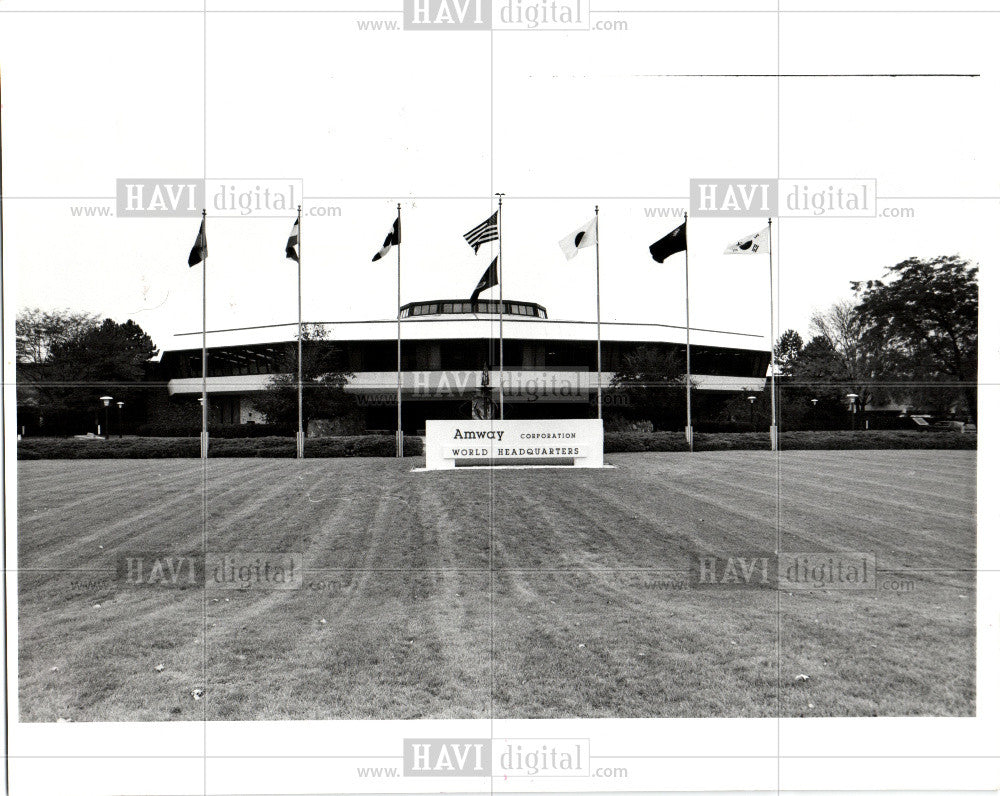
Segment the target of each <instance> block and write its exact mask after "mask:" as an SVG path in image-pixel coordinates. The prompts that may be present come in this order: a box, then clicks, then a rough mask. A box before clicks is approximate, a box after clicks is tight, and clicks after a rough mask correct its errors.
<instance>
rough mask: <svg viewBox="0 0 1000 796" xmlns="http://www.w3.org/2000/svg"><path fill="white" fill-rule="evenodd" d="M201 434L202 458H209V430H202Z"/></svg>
mask: <svg viewBox="0 0 1000 796" xmlns="http://www.w3.org/2000/svg"><path fill="white" fill-rule="evenodd" d="M200 436H201V458H202V459H207V458H208V432H207V431H202V432H201V435H200Z"/></svg>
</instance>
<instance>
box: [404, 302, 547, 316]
mask: <svg viewBox="0 0 1000 796" xmlns="http://www.w3.org/2000/svg"><path fill="white" fill-rule="evenodd" d="M503 304H504V314H506V315H523V316H525V317H529V318H546V317H548V315H547V313H546V312H545V308H544V307H541V306H539V305H538V304H524V303H521V302H518V301H505V302H504V303H503ZM499 312H500V302H498V301H422V302H419V303H416V304H407V305H405V306H404V307H403V308H402V309H401V310H400V316H401V317H403V318H412V317H416V316H419V315H463V314H472V313H476V314H483V315H496V314H498V313H499Z"/></svg>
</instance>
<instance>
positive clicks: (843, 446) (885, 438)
mask: <svg viewBox="0 0 1000 796" xmlns="http://www.w3.org/2000/svg"><path fill="white" fill-rule="evenodd" d="M778 444H779V446H780V448H781V449H782V450H888V449H944V450H974V449H975V448H976V435H975V434H956V433H953V432H931V431H785V432H783V433H782V434H780V435H779V437H778ZM770 448H771V438H770V435H769V434H768V433H767V432H743V433H739V434H734V433H729V434H699V433H696V434H695V435H694V449H695V450H696V451H720V450H770ZM687 449H688V446H687V441H686V440H685V439H684V434H683V433H681V432H679V431H651V432H636V433H630V432H609V433H607V434H605V435H604V452H605V453H630V452H639V451H686V450H687Z"/></svg>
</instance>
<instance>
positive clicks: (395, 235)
mask: <svg viewBox="0 0 1000 796" xmlns="http://www.w3.org/2000/svg"><path fill="white" fill-rule="evenodd" d="M399 241H400V234H399V219H398V218H397V219H396V220H395V221H393V222H392V230H391V231H390V232H389V234H388V235H386V236H385V242H384V243H383V244H382V248H381V249H379V250H378V251H377V252H375V256H374V257H372V262H375V261H376V260H381V259H382V258H383V257H385V256H386V255H387V254H388V253H389V250H390V249H391V248H392V247H393V246H398V245H399Z"/></svg>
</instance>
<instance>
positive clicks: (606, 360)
mask: <svg viewBox="0 0 1000 796" xmlns="http://www.w3.org/2000/svg"><path fill="white" fill-rule="evenodd" d="M491 343H492V345H491ZM286 345H287V347H288V350H287V351H282V350H280V348H279V347H278V346H274V345H271V346H259V347H246V348H230V349H223V350H215V351H213V350H210V351H209V355H208V375H209V376H256V375H261V376H266V375H270V374H274V373H280V372H282V371H283V370H287V369H288V367H287V365H288V362H289V360H290V356H291V355H292V353H293V352H292V347H293V346H294V343H287V344H286ZM332 345H337V346H338V347H341V348H342V349H343V353H344V367H345V369H346V370H347V371H349V372H353V373H360V372H385V371H395V370H396V342H395V341H394V340H383V341H366V342H349V343H342V344H332ZM641 345H643V344H640V343H622V342H617V341H607V342H605V344H604V346H603V349H602V356H601V364H602V369H603V370H604V371H605V372H617V371H620V370H623V369H624V367H625V362H626V358H627V357H628V356H629V355H630V354H631V353H633V352H635V350H636V349H637V348H638V347H640V346H641ZM648 345H649V347H651V348H656V349H660V350H663V351H672V352H673V353H675V354H678V355H683V346H682V345H676V344H670V343H652V344H648ZM503 353H504V357H503V358H504V367H508V368H511V369H520V370H545V369H549V370H555V369H561V368H566V369H575V370H589V371H596V370H597V355H596V350H595V347H594V344H593V343H591V342H588V341H578V340H565V341H547V342H541V341H532V340H504V352H503ZM499 358H500V351H499V341H498V340H493V341H487V340H444V341H433V340H431V341H426V340H422V341H404V342H403V350H402V360H403V370H407V371H412V370H480V369H481V368H482V367H483V366H484V365H489V366H495V365H496V363H498V362H499ZM691 358H692V361H691V365H692V371H693V372H694V373H702V374H706V375H720V376H721V375H725V376H757V377H762V376H764V375H765V374H766V371H767V363H768V355H767V353H766V352H760V351H743V350H738V349H725V348H703V347H698V346H696V347H693V348H692V351H691ZM162 367H163V369H164V371H165V376H166V378H168V379H169V378H197V377H198V376H200V375H201V352H200V351H191V352H186V351H185V352H168V353H167V354H164V358H163V363H162Z"/></svg>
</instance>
